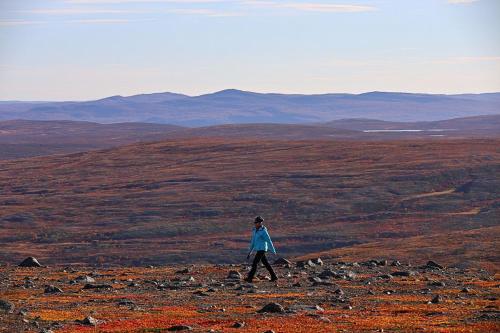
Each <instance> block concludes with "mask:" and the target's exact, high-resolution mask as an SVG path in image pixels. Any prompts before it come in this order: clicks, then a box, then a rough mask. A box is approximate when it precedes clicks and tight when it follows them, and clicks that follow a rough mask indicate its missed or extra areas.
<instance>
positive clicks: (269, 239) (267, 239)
mask: <svg viewBox="0 0 500 333" xmlns="http://www.w3.org/2000/svg"><path fill="white" fill-rule="evenodd" d="M264 237H265V238H266V241H268V242H269V245H270V246H271V251H272V252H273V253H274V254H276V249H275V248H274V245H273V241H272V240H271V236H269V233H268V232H267V229H265V230H264Z"/></svg>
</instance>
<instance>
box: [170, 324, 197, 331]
mask: <svg viewBox="0 0 500 333" xmlns="http://www.w3.org/2000/svg"><path fill="white" fill-rule="evenodd" d="M192 329H193V328H192V327H191V326H186V325H175V326H171V327H170V328H168V329H167V331H191V330H192Z"/></svg>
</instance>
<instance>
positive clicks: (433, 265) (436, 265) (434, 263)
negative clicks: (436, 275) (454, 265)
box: [425, 260, 444, 269]
mask: <svg viewBox="0 0 500 333" xmlns="http://www.w3.org/2000/svg"><path fill="white" fill-rule="evenodd" d="M425 268H437V269H443V268H444V267H443V266H441V265H440V264H438V263H436V262H435V261H432V260H429V261H428V262H427V264H426V265H425Z"/></svg>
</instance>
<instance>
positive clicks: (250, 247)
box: [247, 231, 255, 258]
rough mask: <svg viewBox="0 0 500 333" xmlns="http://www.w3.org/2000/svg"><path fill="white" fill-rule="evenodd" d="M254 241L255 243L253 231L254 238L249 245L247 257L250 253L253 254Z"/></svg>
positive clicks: (253, 236)
mask: <svg viewBox="0 0 500 333" xmlns="http://www.w3.org/2000/svg"><path fill="white" fill-rule="evenodd" d="M254 243H255V233H254V232H253V231H252V239H251V240H250V246H249V247H248V255H247V258H248V257H250V254H252V251H253V248H254V246H255V245H254Z"/></svg>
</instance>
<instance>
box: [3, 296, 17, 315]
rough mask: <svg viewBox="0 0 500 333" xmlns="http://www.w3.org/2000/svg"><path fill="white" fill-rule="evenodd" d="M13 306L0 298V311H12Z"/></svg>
mask: <svg viewBox="0 0 500 333" xmlns="http://www.w3.org/2000/svg"><path fill="white" fill-rule="evenodd" d="M14 308H15V306H14V304H12V303H11V302H9V301H6V300H3V299H0V313H12V312H14Z"/></svg>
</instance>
